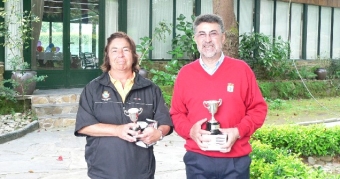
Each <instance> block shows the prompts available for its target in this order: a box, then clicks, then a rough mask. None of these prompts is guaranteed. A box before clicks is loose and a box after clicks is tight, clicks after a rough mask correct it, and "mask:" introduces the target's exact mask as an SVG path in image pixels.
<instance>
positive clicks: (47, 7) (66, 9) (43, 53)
mask: <svg viewBox="0 0 340 179" xmlns="http://www.w3.org/2000/svg"><path fill="white" fill-rule="evenodd" d="M104 2H105V1H104ZM99 3H100V1H99V0H70V1H62V0H44V1H41V0H32V12H39V9H38V10H34V6H35V5H39V7H43V8H41V9H40V12H42V13H40V16H41V17H40V19H42V21H41V23H39V24H38V25H37V24H36V25H35V26H37V28H36V29H40V32H39V33H38V34H36V35H35V36H36V37H38V38H34V39H36V40H35V41H34V42H33V45H34V46H36V47H33V49H34V51H33V50H32V57H35V59H36V60H35V61H34V62H33V61H32V67H33V68H35V69H36V70H37V71H38V74H39V75H47V76H48V77H47V78H46V80H45V82H43V83H41V84H40V87H42V88H70V87H83V86H84V85H85V84H87V83H88V82H89V81H91V80H92V79H94V78H95V77H97V76H98V75H99V74H100V73H101V71H100V67H99V66H100V65H99V60H98V59H99V58H98V56H99V54H98V53H99V50H98V48H99V47H98V44H99V40H98V39H99V35H98V34H99V32H98V30H99ZM38 14H39V13H38ZM39 25H40V26H41V27H39Z"/></svg>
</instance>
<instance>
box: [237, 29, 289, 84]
mask: <svg viewBox="0 0 340 179" xmlns="http://www.w3.org/2000/svg"><path fill="white" fill-rule="evenodd" d="M240 37H241V38H242V39H241V41H240V45H239V56H240V58H241V59H242V60H244V61H246V62H247V63H248V64H249V66H250V67H251V68H252V69H253V70H254V72H255V74H256V76H257V78H258V79H271V80H273V79H277V80H285V79H288V78H289V76H292V75H291V73H296V72H295V71H294V69H293V68H292V67H293V66H292V61H290V60H288V57H289V53H290V48H289V43H288V42H285V41H283V40H282V39H281V37H278V38H276V39H273V38H271V37H269V36H266V35H264V34H262V33H244V34H243V35H241V36H240Z"/></svg>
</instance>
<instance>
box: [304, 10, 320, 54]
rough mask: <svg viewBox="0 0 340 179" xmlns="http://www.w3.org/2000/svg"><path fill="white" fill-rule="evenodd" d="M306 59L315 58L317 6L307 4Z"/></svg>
mask: <svg viewBox="0 0 340 179" xmlns="http://www.w3.org/2000/svg"><path fill="white" fill-rule="evenodd" d="M307 16H308V20H307V31H308V33H307V47H306V48H307V59H316V58H317V45H318V21H319V7H318V6H313V5H308V14H307Z"/></svg>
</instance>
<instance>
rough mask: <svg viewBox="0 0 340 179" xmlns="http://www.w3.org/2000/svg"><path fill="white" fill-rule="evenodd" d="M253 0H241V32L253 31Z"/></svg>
mask: <svg viewBox="0 0 340 179" xmlns="http://www.w3.org/2000/svg"><path fill="white" fill-rule="evenodd" d="M253 9H254V1H253V0H242V1H240V18H239V19H240V22H239V34H240V35H242V34H244V33H249V32H253V31H254V29H253Z"/></svg>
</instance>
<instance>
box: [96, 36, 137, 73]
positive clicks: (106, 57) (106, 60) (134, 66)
mask: <svg viewBox="0 0 340 179" xmlns="http://www.w3.org/2000/svg"><path fill="white" fill-rule="evenodd" d="M117 38H122V39H125V40H126V41H127V42H128V43H129V44H130V48H131V52H132V60H133V62H132V71H134V72H136V73H138V54H137V52H136V44H135V42H134V41H133V40H132V38H130V37H129V36H128V35H127V34H126V33H125V32H115V33H113V34H111V35H110V37H109V38H107V44H106V46H105V50H104V60H103V64H102V65H101V66H100V68H101V69H102V71H103V72H108V71H110V70H111V65H110V58H109V55H108V53H109V52H108V47H109V45H110V43H111V42H112V41H113V40H114V39H117Z"/></svg>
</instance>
